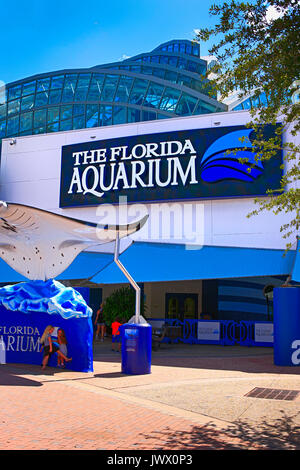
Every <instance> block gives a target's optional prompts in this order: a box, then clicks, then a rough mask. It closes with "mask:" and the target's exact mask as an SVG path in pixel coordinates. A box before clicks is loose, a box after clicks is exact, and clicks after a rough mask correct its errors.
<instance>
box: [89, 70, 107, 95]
mask: <svg viewBox="0 0 300 470" xmlns="http://www.w3.org/2000/svg"><path fill="white" fill-rule="evenodd" d="M104 77H105V75H104V74H101V73H94V74H93V76H92V79H91V83H90V89H89V92H88V98H87V99H88V101H99V100H100V96H101V93H102V87H103V82H104Z"/></svg>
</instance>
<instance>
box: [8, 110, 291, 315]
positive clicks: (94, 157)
mask: <svg viewBox="0 0 300 470" xmlns="http://www.w3.org/2000/svg"><path fill="white" fill-rule="evenodd" d="M249 120H250V116H249V113H248V111H241V112H221V113H213V114H207V115H201V116H191V117H180V118H172V119H165V120H159V121H149V122H140V123H133V124H122V125H114V126H107V127H101V128H92V129H81V130H71V131H66V132H55V133H52V134H41V135H36V136H21V137H16V138H13V139H12V138H8V139H4V140H3V141H2V155H1V199H2V200H4V201H7V202H12V203H20V204H24V205H29V206H33V207H37V208H41V209H44V210H47V211H51V212H55V213H58V214H62V215H65V216H68V217H71V218H76V219H81V220H85V221H89V222H96V223H99V224H100V225H103V224H104V225H105V224H116V223H120V222H121V223H128V222H131V221H133V220H136V219H138V218H139V217H141V216H142V215H144V214H148V215H149V217H148V222H147V223H146V225H145V226H144V227H143V228H142V229H141V230H140V231H139V232H137V233H136V234H134V235H132V236H130V237H128V238H127V239H124V240H122V243H121V251H122V255H121V257H122V259H123V262H124V264H125V266H126V267H127V268H128V270H129V272H130V273H131V274H132V275H133V277H134V278H135V279H136V281H137V282H139V283H140V285H141V286H142V288H143V295H144V299H145V303H146V305H147V316H148V317H149V318H159V319H163V318H170V319H172V318H173V319H178V320H181V321H182V320H184V319H200V318H210V319H214V320H220V319H221V320H222V319H223V320H224V319H234V320H260V321H263V320H269V319H270V318H269V311H268V306H267V305H266V299H265V297H264V295H263V288H264V287H265V286H266V285H268V284H272V285H274V286H277V285H281V284H282V282H284V280H285V279H286V277H287V276H288V275H289V274H291V270H292V267H293V262H294V258H295V248H296V246H295V242H296V239H295V240H290V241H291V242H292V243H293V245H294V246H293V250H291V252H290V253H289V254H288V255H287V256H286V257H283V253H284V250H285V246H286V243H287V240H285V239H283V238H282V234H281V233H280V227H281V226H282V225H284V224H285V223H288V222H289V220H290V218H291V215H290V214H281V215H274V214H273V213H272V212H262V213H260V214H259V215H256V216H252V217H247V215H248V214H249V213H250V212H251V211H253V210H254V209H257V204H255V202H254V200H255V198H256V197H266V190H267V189H276V187H278V184H279V181H280V178H281V174H282V173H281V170H280V168H279V166H280V163H281V159H282V155H278V158H277V159H275V160H274V161H271V162H268V163H260V162H254V160H253V162H254V163H255V167H254V169H253V170H252V171H251V173H249V172H247V169H246V165H241V164H240V163H239V161H238V159H239V158H241V157H243V156H246V157H248V158H250V159H251V158H252V157H251V130H249V129H247V128H246V127H245V126H246V124H247V122H249ZM270 132H272V129H271V130H270ZM242 135H244V137H245V140H241V136H242ZM286 137H287V136H285V138H286ZM239 142H240V143H239ZM237 147H238V148H239V151H240V153H238V154H235V155H234V154H233V153H231V154H230V150H232V149H234V148H237ZM113 249H114V247H113V246H112V245H111V244H108V245H107V246H105V248H103V245H102V246H101V252H100V251H99V248H97V247H96V246H95V247H93V248H92V249H90V250H89V252H88V253H82V255H80V256H81V258H80V257H79V258H80V259H78V260H76V262H74V264H73V265H71V266H70V267H69V268H68V269H67V270H66V271H65V273H63V274H62V276H61V279H62V281H63V282H69V283H70V284H71V285H73V286H75V287H76V285H78V286H79V285H80V286H84V285H86V286H89V287H91V291H92V290H93V289H94V290H93V292H94V302H95V305H96V303H97V301H98V300H99V302H100V300H101V298H102V300H103V299H105V298H106V297H107V296H108V295H109V294H110V293H111V292H112V291H113V290H114V289H116V288H117V287H119V286H121V285H124V283H127V280H126V278H125V277H122V274H121V273H119V272H118V271H117V269H115V267H114V265H113V263H110V262H109V260H110V259H112V256H113ZM98 261H99V263H98ZM106 261H108V263H106ZM106 264H107V266H106ZM1 266H2V277H1V282H3V283H9V282H17V281H18V280H20V279H19V278H8V277H7V276H8V274H7V273H6V271H5V267H4V264H3V265H1ZM102 268H103V269H102ZM95 289H96V290H95ZM95 292H97V296H98V297H97V299H98V300H97V299H96V297H95Z"/></svg>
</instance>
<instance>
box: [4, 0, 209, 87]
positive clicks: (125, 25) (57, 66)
mask: <svg viewBox="0 0 300 470" xmlns="http://www.w3.org/2000/svg"><path fill="white" fill-rule="evenodd" d="M213 3H217V2H216V1H215V2H213V1H211V0H208V1H206V0H123V1H122V0H106V1H102V0H98V1H97V0H80V1H79V0H72V1H71V0H60V1H58V0H52V1H51V2H50V1H43V0H27V1H24V0H14V1H13V2H12V1H11V2H7V1H5V2H4V1H3V0H0V5H1V4H2V5H1V13H2V15H1V29H0V37H1V65H0V80H2V81H4V82H5V83H9V82H12V81H15V80H19V79H21V78H25V77H29V76H31V75H34V74H36V73H42V72H50V71H54V70H61V69H67V68H78V67H79V68H81V67H92V66H94V65H97V64H101V63H106V62H113V61H117V60H119V59H121V58H122V57H123V56H133V55H136V54H139V53H141V52H147V51H150V50H152V49H154V48H155V47H156V46H158V45H159V44H161V43H163V42H166V41H169V40H171V39H193V38H194V37H195V35H194V29H198V28H200V27H204V26H209V25H210V23H211V22H212V21H213V20H214V18H213V17H210V15H209V13H208V10H209V7H210V6H211V5H212V4H213ZM208 45H209V43H205V44H203V45H202V48H201V55H207V53H208Z"/></svg>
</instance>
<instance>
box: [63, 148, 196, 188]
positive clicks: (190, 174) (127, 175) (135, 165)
mask: <svg viewBox="0 0 300 470" xmlns="http://www.w3.org/2000/svg"><path fill="white" fill-rule="evenodd" d="M127 152H128V146H123V147H112V148H110V152H109V154H108V152H107V149H96V150H90V151H84V152H74V153H73V158H74V169H73V175H72V180H71V184H70V188H69V191H68V193H69V194H73V191H74V189H75V191H76V192H77V193H82V192H83V194H88V193H90V194H93V195H95V196H98V197H102V196H103V195H104V193H105V192H107V191H111V190H112V191H116V190H119V189H133V188H134V189H135V188H138V187H142V188H153V187H155V186H160V187H166V186H169V185H178V183H179V181H180V182H181V183H182V184H183V185H185V184H186V183H187V184H195V183H197V180H196V168H195V159H196V155H195V154H196V151H195V149H194V148H193V146H192V143H191V141H190V140H186V141H185V142H184V145H182V144H181V142H178V141H174V142H161V143H160V145H158V144H155V143H150V144H146V145H142V144H138V145H135V146H134V147H133V149H132V151H131V153H130V155H128V153H127ZM186 152H187V153H190V154H193V155H191V156H190V158H189V160H188V164H187V167H186V170H184V169H183V168H182V166H181V163H180V160H179V158H178V157H174V155H177V154H181V155H186ZM153 157H158V158H153ZM160 157H165V158H167V177H166V179H165V180H164V181H163V179H162V177H161V176H162V173H163V171H162V168H163V163H162V162H163V160H162V158H160ZM117 158H118V159H120V161H118V162H117V161H116V159H117ZM141 159H143V160H142V161H140V160H141ZM124 160H131V164H130V166H129V165H127V166H125V162H124ZM98 163H99V166H98V167H96V166H95V164H98ZM80 167H84V169H83V171H82V172H81V173H80ZM106 181H108V185H107V184H106ZM91 182H92V184H90V183H91ZM98 188H99V191H97V189H98Z"/></svg>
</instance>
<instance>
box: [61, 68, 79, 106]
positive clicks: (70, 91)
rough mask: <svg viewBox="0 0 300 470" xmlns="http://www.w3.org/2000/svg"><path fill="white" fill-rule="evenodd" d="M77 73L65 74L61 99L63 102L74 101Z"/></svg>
mask: <svg viewBox="0 0 300 470" xmlns="http://www.w3.org/2000/svg"><path fill="white" fill-rule="evenodd" d="M76 83H77V74H69V75H66V78H65V84H64V88H63V92H62V97H61V100H62V102H63V103H68V102H70V101H74V95H75V88H76Z"/></svg>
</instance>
